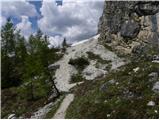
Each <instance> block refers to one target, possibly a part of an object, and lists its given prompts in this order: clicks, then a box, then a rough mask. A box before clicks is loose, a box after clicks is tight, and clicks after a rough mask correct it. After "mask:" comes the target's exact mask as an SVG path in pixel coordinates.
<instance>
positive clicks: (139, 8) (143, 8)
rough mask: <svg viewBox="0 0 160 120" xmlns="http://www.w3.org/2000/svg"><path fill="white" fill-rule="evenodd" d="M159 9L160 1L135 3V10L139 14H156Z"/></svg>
mask: <svg viewBox="0 0 160 120" xmlns="http://www.w3.org/2000/svg"><path fill="white" fill-rule="evenodd" d="M158 11H159V2H158V1H152V2H151V1H149V2H147V1H146V2H144V1H141V2H139V3H137V4H136V5H135V12H136V13H137V14H138V15H139V16H146V15H154V14H156V13H157V12H158Z"/></svg>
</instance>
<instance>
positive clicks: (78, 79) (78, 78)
mask: <svg viewBox="0 0 160 120" xmlns="http://www.w3.org/2000/svg"><path fill="white" fill-rule="evenodd" d="M83 80H84V78H83V76H82V75H81V74H80V73H77V74H73V75H72V76H71V81H70V82H71V83H75V82H81V81H83Z"/></svg>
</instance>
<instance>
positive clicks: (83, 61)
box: [68, 57, 89, 71]
mask: <svg viewBox="0 0 160 120" xmlns="http://www.w3.org/2000/svg"><path fill="white" fill-rule="evenodd" d="M68 64H70V65H73V66H74V67H76V69H78V70H80V71H82V70H83V69H84V68H85V67H86V66H88V65H89V61H88V60H87V58H85V57H79V58H76V59H70V61H69V62H68Z"/></svg>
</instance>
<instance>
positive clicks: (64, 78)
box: [33, 35, 127, 119]
mask: <svg viewBox="0 0 160 120" xmlns="http://www.w3.org/2000/svg"><path fill="white" fill-rule="evenodd" d="M98 37H99V35H97V36H94V37H93V38H90V39H88V40H84V42H80V43H76V44H73V45H72V46H71V47H69V48H67V50H66V52H65V54H64V56H63V58H62V59H61V60H59V61H58V62H57V63H55V64H53V65H51V66H52V67H53V66H54V67H55V66H58V67H57V70H56V72H55V78H56V79H55V83H56V86H57V88H58V90H60V92H67V93H69V92H71V91H70V89H71V88H73V87H75V86H76V85H80V84H82V83H83V82H84V81H81V82H76V83H70V81H71V76H72V75H73V74H75V73H77V72H78V70H77V69H76V68H75V67H74V66H72V65H70V64H69V60H70V59H75V58H78V57H81V56H86V58H87V59H88V60H89V62H90V64H89V65H88V66H87V67H86V68H85V69H84V70H83V71H81V73H82V76H83V77H84V79H85V80H95V79H97V78H103V77H104V76H106V75H107V74H108V72H109V71H110V70H115V69H117V68H118V67H120V66H122V65H124V64H126V63H127V61H126V60H125V59H124V58H123V59H122V58H119V57H118V56H117V55H116V54H115V53H114V52H112V51H110V50H107V49H106V48H105V47H104V46H102V45H100V44H99V43H98ZM87 53H88V54H89V53H93V54H94V55H98V56H99V57H97V58H94V60H93V59H92V58H91V59H89V57H88V56H89V55H88V54H87ZM99 59H100V60H101V61H100V60H99ZM98 60H99V61H98ZM107 66H109V67H108V69H106V68H107ZM73 100H74V94H68V95H66V97H65V98H64V100H63V101H62V103H61V105H60V107H59V109H58V110H57V112H56V113H55V115H54V116H53V118H61V119H63V118H65V114H66V110H67V107H68V106H69V104H70V103H71V102H72V101H73ZM47 106H50V104H48V105H47ZM39 111H40V112H38V111H37V112H36V114H35V116H33V118H43V116H45V114H46V113H47V111H48V110H47V109H46V106H45V107H44V108H42V109H41V110H39ZM43 111H45V113H44V112H43Z"/></svg>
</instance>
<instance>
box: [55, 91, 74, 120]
mask: <svg viewBox="0 0 160 120" xmlns="http://www.w3.org/2000/svg"><path fill="white" fill-rule="evenodd" d="M73 99H74V94H68V95H67V96H66V97H65V98H64V100H63V101H62V103H61V105H60V107H59V109H58V110H57V112H56V113H55V115H54V117H53V119H65V115H66V110H67V108H68V106H69V105H70V103H71V102H72V101H73Z"/></svg>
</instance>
